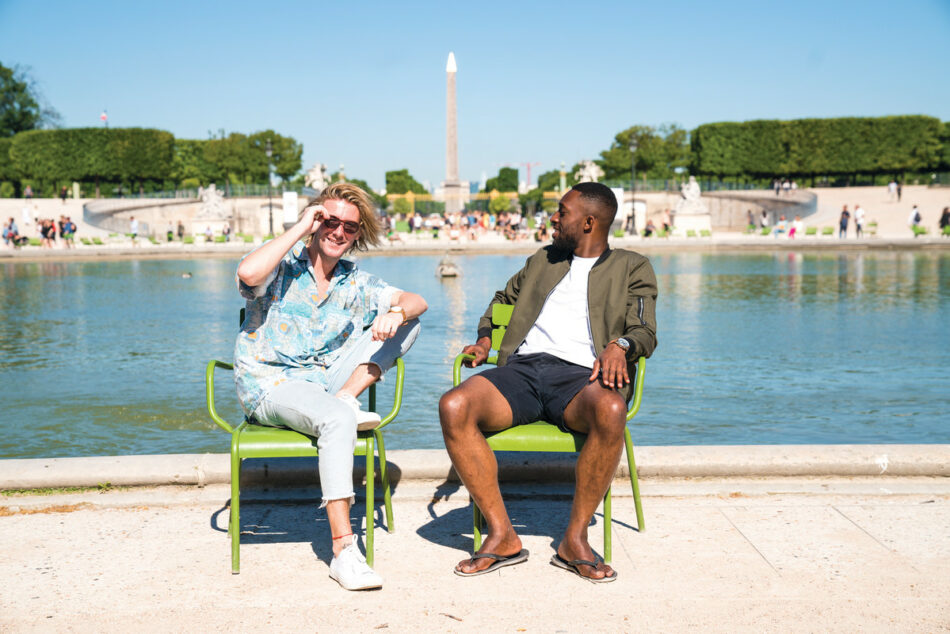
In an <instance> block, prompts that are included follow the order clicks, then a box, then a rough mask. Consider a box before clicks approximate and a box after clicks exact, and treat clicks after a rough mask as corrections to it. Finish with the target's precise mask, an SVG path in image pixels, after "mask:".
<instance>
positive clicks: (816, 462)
mask: <svg viewBox="0 0 950 634" xmlns="http://www.w3.org/2000/svg"><path fill="white" fill-rule="evenodd" d="M387 456H388V458H389V460H388V465H389V469H390V474H391V476H392V479H393V480H394V481H395V482H399V481H400V480H403V479H409V480H457V477H456V475H455V473H454V471H453V470H452V468H451V462H450V461H449V458H448V455H447V454H446V452H445V451H443V450H401V451H399V450H396V451H389V452H387ZM498 457H499V474H500V478H501V479H502V480H504V481H571V480H573V477H574V457H573V456H572V455H569V454H545V455H543V456H538V455H534V454H527V453H502V454H498ZM636 458H637V472H638V474H639V475H640V477H667V478H676V477H731V476H742V477H745V476H756V477H757V476H761V477H770V476H876V475H887V476H950V445H745V446H742V445H730V446H672V447H669V446H664V447H659V446H656V447H638V448H637V450H636ZM362 466H363V463H362V460H361V459H359V458H357V459H356V473H355V474H354V477H355V479H356V480H357V481H359V480H361V479H362V478H363V475H364V474H363V470H362ZM316 471H317V470H316V461H315V459H307V458H304V459H301V458H282V459H255V460H249V461H246V462H245V465H244V468H243V470H242V478H241V480H242V483H244V484H246V485H254V484H256V485H274V486H280V485H287V484H294V485H302V484H310V483H315V482H316V481H317V475H316ZM617 475H618V477H626V476H627V466H626V459H625V458H622V459H621V465H620V468H619V469H618V474H617ZM229 478H230V464H229V457H228V455H227V454H172V455H143V456H102V457H91V458H36V459H5V460H0V489H35V488H47V487H64V486H97V485H99V484H103V483H109V484H111V485H113V486H155V485H166V484H182V485H197V486H204V485H206V484H220V483H226V482H228V481H229Z"/></svg>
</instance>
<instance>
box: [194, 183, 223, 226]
mask: <svg viewBox="0 0 950 634" xmlns="http://www.w3.org/2000/svg"><path fill="white" fill-rule="evenodd" d="M198 198H200V199H201V208H200V209H199V210H198V214H197V216H195V217H196V218H201V219H206V220H221V219H224V218H227V216H228V213H227V211H226V210H225V208H224V196H223V195H222V194H221V192H219V191H218V189H217V187H215V184H214V183H211V184H210V185H208V186H207V187H199V188H198Z"/></svg>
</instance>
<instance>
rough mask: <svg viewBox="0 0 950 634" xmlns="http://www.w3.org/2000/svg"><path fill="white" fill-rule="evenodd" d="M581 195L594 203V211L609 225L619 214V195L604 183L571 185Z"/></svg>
mask: <svg viewBox="0 0 950 634" xmlns="http://www.w3.org/2000/svg"><path fill="white" fill-rule="evenodd" d="M571 189H572V190H574V191H576V192H577V193H578V194H580V195H581V198H583V199H584V200H586V201H587V202H589V203H593V208H592V209H591V211H593V212H594V213H595V214H596V215H597V216H598V217H599V219H600V220H601V221H602V222H604V223H605V224H607V225H608V226H609V225H610V224H611V223H613V221H614V218H615V217H616V216H617V197H616V196H614V193H613V191H612V190H611V189H610V188H609V187H607V186H606V185H604V184H602V183H578V184H576V185H574V186H573V187H571Z"/></svg>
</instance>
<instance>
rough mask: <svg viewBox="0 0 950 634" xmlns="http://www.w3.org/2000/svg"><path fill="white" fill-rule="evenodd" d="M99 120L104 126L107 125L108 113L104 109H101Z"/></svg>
mask: <svg viewBox="0 0 950 634" xmlns="http://www.w3.org/2000/svg"><path fill="white" fill-rule="evenodd" d="M99 120H100V121H102V123H103V124H104V125H106V126H108V125H109V115H108V114H107V113H106V111H105V110H103V111H102V114H100V115H99Z"/></svg>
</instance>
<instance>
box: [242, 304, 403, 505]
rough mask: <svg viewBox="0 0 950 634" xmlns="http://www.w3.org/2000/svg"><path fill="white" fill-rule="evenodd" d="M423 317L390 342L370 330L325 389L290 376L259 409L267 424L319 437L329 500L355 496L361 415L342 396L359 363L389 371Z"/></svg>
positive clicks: (257, 412)
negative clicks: (358, 417) (339, 394)
mask: <svg viewBox="0 0 950 634" xmlns="http://www.w3.org/2000/svg"><path fill="white" fill-rule="evenodd" d="M420 329H421V325H420V324H419V320H418V319H413V320H412V321H410V322H408V323H406V324H404V325H403V326H401V327H400V328H399V329H398V330H397V331H396V334H395V335H394V336H393V337H392V338H390V339H387V340H386V341H373V334H372V331H371V330H366V332H364V333H363V334H362V335H361V336H360V337H359V339H357V341H356V344H355V345H353V346H351V347H350V349H349V350H348V351H347V352H346V354H344V355H343V356H341V357H340V358H339V359H337V361H336V363H334V364H333V365H332V366H331V367H329V368H328V370H329V374H330V385H329V387H328V388H327V389H324V388H323V386H322V385H320V384H318V383H311V382H309V381H285V382H283V383H281V384H280V385H277V386H276V387H274V388H273V389H272V390H270V391H269V392H268V393H267V394H266V395H265V396H264V399H263V400H262V401H261V404H260V405H258V407H257V409H256V410H254V420H256V421H257V422H258V423H260V424H261V425H269V426H271V427H287V428H289V429H293V430H295V431H299V432H300V433H303V434H307V435H308V436H315V437H316V438H317V449H318V450H319V452H320V461H319V463H318V468H319V471H320V488H321V489H322V490H323V504H321V505H320V507H321V508H323V507H324V506H326V504H327V502H329V501H331V500H342V499H345V498H349V500H350V501H351V503H352V501H353V499H354V494H353V449H355V448H356V414H355V413H354V412H353V410H352V409H351V408H350V406H349V405H347V404H345V403H344V402H342V401H341V400H339V399H338V398H336V396H334V395H335V394H336V393H337V392H338V391H340V388H342V387H343V384H344V383H346V380H347V379H349V378H350V375H351V374H353V371H354V370H355V369H356V368H357V366H359V365H362V364H364V363H372V364H375V365H376V366H378V367H379V369H380V371H381V372H382V373H383V374H385V372H386V371H387V370H389V368H391V367H393V365H394V364H395V363H396V358H397V357H401V356H403V355H404V354H406V352H408V351H409V348H411V347H412V344H413V343H415V341H416V337H418V336H419V330H420Z"/></svg>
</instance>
